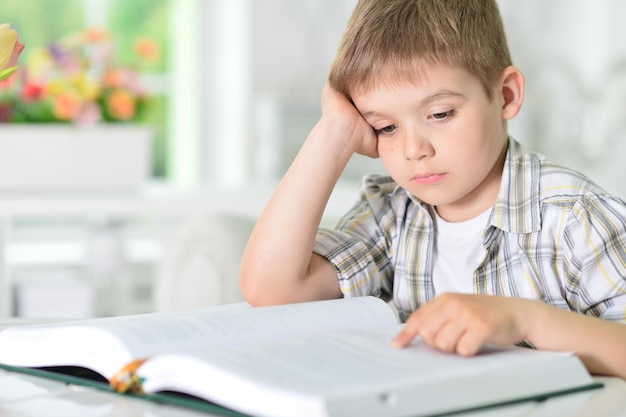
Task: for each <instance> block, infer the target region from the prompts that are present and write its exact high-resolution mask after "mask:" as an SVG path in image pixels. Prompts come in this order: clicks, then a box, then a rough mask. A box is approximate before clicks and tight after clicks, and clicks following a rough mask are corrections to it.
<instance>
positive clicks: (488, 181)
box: [352, 64, 507, 221]
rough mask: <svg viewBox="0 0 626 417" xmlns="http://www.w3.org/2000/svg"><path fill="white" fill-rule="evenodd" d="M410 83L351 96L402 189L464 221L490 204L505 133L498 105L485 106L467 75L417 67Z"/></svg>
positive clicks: (430, 66) (498, 102)
mask: <svg viewBox="0 0 626 417" xmlns="http://www.w3.org/2000/svg"><path fill="white" fill-rule="evenodd" d="M420 69H421V70H420V72H419V79H418V81H417V82H416V83H414V84H412V83H394V84H390V85H381V86H380V87H375V88H373V89H371V90H368V91H366V92H360V93H358V94H353V95H352V100H353V102H354V104H355V106H356V107H357V109H358V110H359V112H360V113H361V115H363V117H364V118H365V120H366V121H367V122H368V123H369V124H370V125H371V126H372V127H373V128H374V130H375V131H376V133H377V137H378V152H379V154H380V158H381V160H382V162H383V164H384V166H385V168H386V169H387V171H388V172H389V174H390V175H391V176H392V178H393V179H394V180H395V181H396V182H397V183H398V184H399V185H400V186H402V187H403V188H404V189H406V190H407V191H409V192H410V193H411V194H413V195H415V196H416V197H418V198H419V199H420V200H422V201H424V202H426V203H429V204H431V205H433V206H435V207H436V208H437V212H438V213H439V215H440V216H441V217H443V218H444V219H446V220H448V221H464V220H468V219H470V218H473V217H475V216H476V215H478V214H480V213H482V212H484V211H485V210H487V209H488V208H489V207H490V206H492V205H493V203H494V202H495V199H496V197H497V194H498V190H499V188H500V179H501V176H502V168H503V165H504V158H505V154H506V145H507V133H506V122H505V120H504V118H503V110H502V109H503V106H504V99H503V98H502V95H501V94H500V95H499V94H497V93H498V91H496V94H495V96H494V97H493V99H492V100H491V101H490V100H489V98H488V97H487V94H486V92H485V90H484V88H483V86H482V84H480V82H479V81H478V80H477V79H476V78H475V77H474V76H472V75H471V74H470V73H468V72H466V71H464V70H462V69H458V68H455V67H451V66H448V65H444V64H428V65H424V66H421V67H420Z"/></svg>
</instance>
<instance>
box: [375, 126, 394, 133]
mask: <svg viewBox="0 0 626 417" xmlns="http://www.w3.org/2000/svg"><path fill="white" fill-rule="evenodd" d="M396 127H397V125H389V126H385V127H383V128H382V129H375V132H376V134H377V135H380V134H381V133H392V132H393V131H394V130H396Z"/></svg>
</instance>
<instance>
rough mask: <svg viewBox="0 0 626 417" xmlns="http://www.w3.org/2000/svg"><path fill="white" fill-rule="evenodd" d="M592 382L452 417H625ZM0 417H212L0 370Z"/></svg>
mask: <svg viewBox="0 0 626 417" xmlns="http://www.w3.org/2000/svg"><path fill="white" fill-rule="evenodd" d="M598 380H600V381H602V382H604V383H605V387H604V388H602V389H597V390H593V391H587V392H582V393H578V394H570V395H565V396H562V397H555V398H551V399H548V400H546V401H543V402H525V403H521V404H517V405H513V406H508V407H498V408H493V409H488V410H484V411H479V412H473V413H461V414H457V416H458V417H522V416H523V417H624V416H626V382H625V381H623V380H621V379H617V378H598ZM244 401H245V399H244ZM0 415H2V416H18V415H19V416H44V415H50V416H52V415H55V416H56V415H59V416H64V417H72V416H76V417H121V416H136V417H140V416H145V417H156V416H160V417H169V416H172V417H174V416H176V417H199V416H209V415H212V414H209V413H204V412H199V411H195V410H191V409H185V408H180V407H176V406H171V405H163V404H158V403H155V402H151V401H147V400H143V399H138V398H133V397H128V396H122V395H117V394H113V393H108V392H105V391H99V390H95V389H92V388H86V387H79V386H73V385H66V384H64V383H61V382H58V381H51V380H47V379H42V378H39V377H34V376H30V375H24V374H19V373H14V372H8V371H5V370H0ZM294 417H295V416H294Z"/></svg>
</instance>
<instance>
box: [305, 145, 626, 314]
mask: <svg viewBox="0 0 626 417" xmlns="http://www.w3.org/2000/svg"><path fill="white" fill-rule="evenodd" d="M434 239H435V236H434V228H433V221H432V218H431V217H430V214H429V212H428V207H427V206H426V204H425V203H423V202H421V201H420V200H418V199H417V198H416V197H415V196H412V195H409V194H408V193H407V192H406V191H405V190H404V189H402V188H400V187H399V186H398V185H397V184H396V183H395V182H394V181H393V180H392V179H391V178H390V177H385V176H367V177H365V178H364V179H363V182H362V184H361V199H360V202H359V203H358V204H356V205H355V207H354V208H353V209H352V210H350V211H349V212H348V213H347V214H346V215H345V216H344V217H343V218H342V220H341V221H340V222H339V224H338V225H337V227H336V228H335V229H333V230H328V229H320V230H319V232H318V236H317V240H316V243H315V247H314V251H315V252H316V253H318V254H320V255H322V256H324V257H326V258H328V259H329V260H330V262H331V263H332V264H333V265H334V267H335V269H336V270H337V272H338V277H339V284H340V287H341V291H342V292H343V294H344V296H345V297H355V296H363V295H375V296H378V297H382V298H384V299H393V303H394V304H395V306H396V308H397V309H398V311H399V313H400V316H401V318H402V319H403V320H406V318H408V316H409V315H410V313H411V312H413V311H415V310H416V309H417V308H418V307H419V306H420V305H421V304H423V303H426V302H427V301H429V300H431V299H433V298H434V297H435V296H436V293H435V289H434V286H433V280H432V271H433V247H434ZM482 245H483V247H484V253H485V256H484V259H483V260H482V262H481V264H480V265H479V266H478V268H477V269H476V271H474V274H473V289H474V292H475V293H477V294H491V295H502V296H511V297H524V298H530V299H535V300H542V301H544V302H547V303H549V304H552V305H554V306H557V307H560V308H564V309H569V310H572V311H577V312H581V313H584V314H589V315H591V316H594V317H599V318H603V319H608V320H614V321H619V322H625V321H626V204H625V203H624V202H623V201H622V200H620V199H619V198H617V197H614V196H611V195H609V194H607V193H606V192H605V191H604V190H602V189H601V188H599V187H598V186H596V185H595V184H593V183H592V182H591V181H589V180H588V179H587V178H586V177H584V176H583V175H581V174H579V173H577V172H574V171H571V170H568V169H565V168H562V167H560V166H558V165H556V164H554V163H553V162H551V161H549V160H547V159H546V158H545V157H543V156H542V155H539V154H536V153H530V152H526V151H525V149H524V148H523V147H522V145H520V144H519V143H518V142H516V141H515V140H513V139H510V140H509V148H508V152H507V156H506V162H505V165H504V171H503V175H502V187H501V189H500V192H499V195H498V198H497V200H496V202H495V204H494V206H493V208H492V210H491V214H490V216H489V221H488V223H487V224H486V225H485V229H484V232H483V234H482Z"/></svg>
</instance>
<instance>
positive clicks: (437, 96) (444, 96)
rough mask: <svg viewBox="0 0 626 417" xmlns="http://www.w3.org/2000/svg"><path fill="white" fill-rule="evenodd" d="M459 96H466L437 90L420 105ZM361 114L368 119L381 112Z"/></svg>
mask: <svg viewBox="0 0 626 417" xmlns="http://www.w3.org/2000/svg"><path fill="white" fill-rule="evenodd" d="M458 97H464V96H463V94H461V93H457V92H454V91H451V90H442V91H439V92H437V93H435V94H433V95H430V96H428V97H425V98H424V99H423V100H422V101H421V102H420V105H422V106H423V105H425V104H430V103H433V102H435V101H438V100H443V99H447V98H458ZM361 116H362V117H363V118H364V119H368V118H370V117H376V116H380V114H379V113H378V112H376V111H368V112H365V113H362V114H361Z"/></svg>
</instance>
